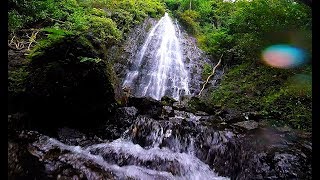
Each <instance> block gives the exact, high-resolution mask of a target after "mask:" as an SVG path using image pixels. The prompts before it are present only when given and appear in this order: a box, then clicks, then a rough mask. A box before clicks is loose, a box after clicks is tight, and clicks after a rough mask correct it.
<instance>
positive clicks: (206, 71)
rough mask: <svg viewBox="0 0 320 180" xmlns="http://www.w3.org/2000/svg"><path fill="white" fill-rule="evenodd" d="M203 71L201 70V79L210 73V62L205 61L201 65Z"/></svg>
mask: <svg viewBox="0 0 320 180" xmlns="http://www.w3.org/2000/svg"><path fill="white" fill-rule="evenodd" d="M203 66H204V67H203V71H202V80H204V81H205V80H206V79H207V78H208V77H209V76H210V74H211V73H212V67H211V65H210V64H208V63H206V64H204V65H203Z"/></svg>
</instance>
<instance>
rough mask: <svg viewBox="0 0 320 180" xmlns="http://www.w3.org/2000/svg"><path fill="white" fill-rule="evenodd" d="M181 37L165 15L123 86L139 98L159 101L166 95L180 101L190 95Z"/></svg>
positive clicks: (149, 35) (150, 36) (150, 34)
mask: <svg viewBox="0 0 320 180" xmlns="http://www.w3.org/2000/svg"><path fill="white" fill-rule="evenodd" d="M179 34H180V32H179V29H178V28H176V26H175V25H174V24H173V22H172V20H171V18H170V17H169V15H168V14H167V13H165V15H164V17H162V18H161V19H160V21H159V22H158V23H157V24H156V25H155V26H154V27H153V28H152V29H151V31H150V33H149V34H148V37H147V39H146V40H145V42H144V44H143V46H142V48H141V50H140V52H139V53H138V54H137V56H136V58H135V61H134V62H132V65H131V67H130V71H129V72H128V73H127V76H126V78H125V80H124V82H123V87H128V88H130V89H131V92H132V93H133V95H135V96H137V97H143V96H150V97H152V98H154V99H157V100H160V99H161V97H163V96H164V95H167V96H170V97H173V98H174V99H176V100H178V99H179V97H180V96H181V95H187V94H190V91H189V87H188V82H189V75H188V72H187V71H186V69H185V65H184V62H183V60H182V59H183V58H182V53H181V48H180V42H179V38H178V37H177V36H179Z"/></svg>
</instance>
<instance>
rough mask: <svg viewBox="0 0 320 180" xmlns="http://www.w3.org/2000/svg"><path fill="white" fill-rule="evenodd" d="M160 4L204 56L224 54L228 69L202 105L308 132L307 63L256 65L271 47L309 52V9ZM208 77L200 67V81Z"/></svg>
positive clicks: (284, 1)
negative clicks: (286, 46) (255, 115)
mask: <svg viewBox="0 0 320 180" xmlns="http://www.w3.org/2000/svg"><path fill="white" fill-rule="evenodd" d="M165 3H166V5H167V7H168V8H169V9H170V10H171V11H172V12H173V14H174V15H175V16H176V17H177V18H178V19H179V20H180V22H181V23H182V25H184V26H185V28H186V30H187V31H188V32H189V33H191V34H193V35H194V36H195V37H196V38H197V39H198V43H199V46H200V47H201V48H202V49H203V50H204V51H206V52H207V53H208V54H209V55H211V56H212V57H213V58H214V59H218V58H219V57H220V56H221V55H222V54H224V58H223V59H222V63H223V65H224V66H227V67H229V68H228V69H229V70H228V71H227V72H226V74H225V76H224V77H223V79H222V81H221V82H222V83H221V85H220V87H219V88H217V90H213V92H212V93H211V98H209V99H211V100H210V101H207V103H211V104H214V105H219V106H222V107H226V108H236V109H239V110H242V111H257V112H259V113H260V114H263V115H264V117H265V118H267V119H269V120H270V122H272V123H274V124H278V125H281V124H290V125H291V126H292V127H294V128H300V129H310V128H311V102H312V94H311V80H310V79H311V67H312V66H311V63H310V62H309V63H307V65H304V66H301V67H298V68H294V69H277V68H273V67H269V66H267V65H266V64H263V63H261V53H262V51H263V50H264V48H266V47H268V46H269V45H273V44H290V45H294V46H296V47H299V48H301V49H304V50H305V51H306V52H307V53H309V54H311V53H312V46H311V37H312V34H311V29H312V15H311V14H312V13H311V9H310V7H308V6H306V5H304V4H301V3H300V2H299V1H294V0H252V1H247V0H238V1H235V2H232V1H223V0H165ZM311 58H312V57H311ZM208 72H210V70H209V66H207V65H206V66H205V68H204V71H203V74H202V76H203V77H207V76H206V75H207V74H208ZM205 99H208V98H207V97H206V98H205Z"/></svg>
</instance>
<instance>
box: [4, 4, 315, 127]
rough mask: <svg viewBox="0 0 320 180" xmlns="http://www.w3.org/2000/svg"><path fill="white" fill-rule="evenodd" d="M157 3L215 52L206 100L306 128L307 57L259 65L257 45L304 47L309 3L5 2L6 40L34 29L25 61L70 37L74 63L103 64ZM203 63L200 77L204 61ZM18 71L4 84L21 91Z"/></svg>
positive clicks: (154, 12) (157, 9)
mask: <svg viewBox="0 0 320 180" xmlns="http://www.w3.org/2000/svg"><path fill="white" fill-rule="evenodd" d="M165 5H166V6H167V8H168V10H169V11H171V12H170V14H172V15H174V16H175V17H177V18H178V20H179V21H180V23H181V24H182V25H183V26H184V27H185V29H186V30H187V31H188V32H189V33H190V34H192V35H193V36H195V37H196V38H197V39H198V43H199V46H200V47H201V48H202V49H203V50H204V51H205V52H207V53H208V54H209V55H210V56H211V57H212V59H218V58H219V57H220V56H221V55H222V54H223V59H222V65H224V66H225V67H227V68H226V69H227V71H226V74H225V76H224V77H223V80H222V81H221V82H222V83H221V85H220V86H219V88H216V89H215V90H213V91H212V92H211V94H210V98H208V97H205V99H206V100H207V103H209V104H211V105H219V106H222V107H226V108H237V109H239V110H242V111H257V112H259V113H260V114H263V115H264V117H265V118H268V119H271V120H272V122H274V123H276V124H290V125H291V126H292V127H295V128H300V129H310V128H311V102H312V95H311V80H310V79H311V74H312V72H311V67H312V65H311V63H310V61H309V62H308V63H307V64H304V65H303V66H300V67H298V68H292V69H277V68H273V67H269V66H267V65H266V64H263V63H261V52H262V50H263V49H265V48H266V47H268V46H270V45H273V44H290V45H294V46H296V47H299V48H301V49H304V50H305V51H306V52H308V53H309V54H311V53H312V46H311V38H312V34H311V28H312V16H311V9H310V7H307V6H306V5H304V4H301V3H300V2H299V1H295V0H252V1H248V0H237V1H235V2H232V1H224V0H164V1H159V0H64V1H59V0H33V1H26V0H9V9H8V10H9V11H8V27H9V29H8V30H9V31H8V33H9V37H8V38H9V39H11V38H12V37H15V36H23V35H22V34H23V33H22V34H21V32H23V30H25V29H31V28H33V29H34V30H36V31H40V33H39V35H38V37H37V39H36V42H35V43H34V44H36V45H35V47H34V48H32V49H31V52H28V54H29V58H30V59H31V60H32V59H37V57H39V56H41V55H43V53H44V52H48V51H49V50H50V48H51V47H54V46H55V45H57V44H61V42H64V41H65V40H66V39H75V40H76V41H77V43H80V44H81V46H83V47H85V49H91V51H90V52H92V56H88V55H87V54H84V55H83V56H79V57H77V58H76V59H77V60H78V61H79V62H80V63H92V62H93V63H99V62H100V61H104V62H106V63H107V64H109V66H108V67H111V66H110V64H111V63H112V62H108V53H110V51H108V49H109V48H110V47H111V46H113V45H116V44H120V42H121V41H122V40H124V39H125V38H126V35H127V33H128V32H129V30H130V29H131V28H132V27H133V26H135V25H136V24H138V23H140V22H142V21H143V20H144V19H145V18H146V17H147V16H151V17H161V16H162V15H163V14H164V12H165ZM19 33H20V34H19ZM70 37H71V38H70ZM70 56H72V55H70ZM310 58H311V59H312V57H310ZM204 67H205V68H204V71H203V73H202V78H203V79H206V78H207V77H208V75H209V74H210V72H211V68H212V67H211V66H210V65H209V64H206V65H204ZM110 71H112V70H110ZM26 76H28V72H27V71H26V70H25V69H24V68H23V67H22V68H17V69H15V70H14V71H9V80H10V82H11V85H10V86H9V89H10V88H11V90H12V91H15V90H19V91H20V90H23V79H25V77H26Z"/></svg>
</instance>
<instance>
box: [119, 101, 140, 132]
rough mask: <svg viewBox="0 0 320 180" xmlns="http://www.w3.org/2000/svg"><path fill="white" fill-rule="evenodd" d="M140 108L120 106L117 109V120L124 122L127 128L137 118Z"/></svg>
mask: <svg viewBox="0 0 320 180" xmlns="http://www.w3.org/2000/svg"><path fill="white" fill-rule="evenodd" d="M137 113H138V109H137V108H135V107H133V106H131V107H120V108H118V109H116V110H115V116H114V118H115V121H116V122H118V123H119V124H122V125H123V126H124V127H125V128H127V127H129V126H130V125H131V124H132V123H133V121H134V119H135V118H136V116H137Z"/></svg>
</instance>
